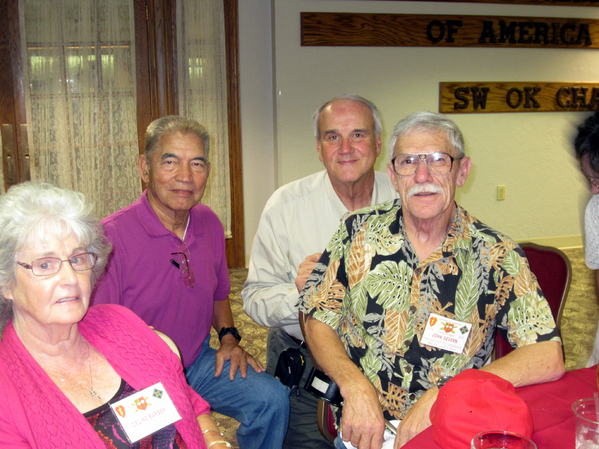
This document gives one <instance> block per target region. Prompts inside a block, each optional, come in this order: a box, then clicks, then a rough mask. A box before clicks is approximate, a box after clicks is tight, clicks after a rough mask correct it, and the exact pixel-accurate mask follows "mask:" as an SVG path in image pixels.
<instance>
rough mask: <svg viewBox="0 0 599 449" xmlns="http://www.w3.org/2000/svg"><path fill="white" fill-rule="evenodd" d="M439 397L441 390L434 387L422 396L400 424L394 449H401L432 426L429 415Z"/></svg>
mask: <svg viewBox="0 0 599 449" xmlns="http://www.w3.org/2000/svg"><path fill="white" fill-rule="evenodd" d="M438 395H439V389H438V388H437V387H433V388H431V389H429V390H427V391H426V392H425V393H424V394H423V395H422V396H420V399H418V401H416V403H415V404H414V405H413V406H412V408H411V409H410V411H409V412H408V413H407V414H406V416H404V419H403V420H402V421H401V423H399V426H398V427H397V434H396V435H395V443H394V445H393V449H399V448H400V447H402V446H403V445H404V444H406V443H407V442H408V441H410V440H411V439H412V438H414V437H415V436H416V435H418V434H419V433H420V432H422V431H423V430H424V429H426V428H427V427H430V426H431V419H430V417H429V415H430V412H431V408H432V407H433V404H434V403H435V401H436V400H437V396H438Z"/></svg>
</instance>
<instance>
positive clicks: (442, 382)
mask: <svg viewBox="0 0 599 449" xmlns="http://www.w3.org/2000/svg"><path fill="white" fill-rule="evenodd" d="M451 379H453V376H443V377H441V378H440V379H439V380H438V381H437V388H439V390H440V389H441V387H442V386H443V385H445V384H446V383H447V382H449V381H450V380H451Z"/></svg>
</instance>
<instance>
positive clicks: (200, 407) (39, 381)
mask: <svg viewBox="0 0 599 449" xmlns="http://www.w3.org/2000/svg"><path fill="white" fill-rule="evenodd" d="M79 331H80V332H81V334H82V335H83V336H84V337H85V338H86V339H87V341H89V342H90V343H91V344H92V346H94V347H95V348H96V349H97V350H98V351H99V352H100V353H102V354H103V355H104V356H105V357H106V359H107V360H108V362H109V363H110V364H111V365H112V367H113V368H114V369H115V371H116V372H117V373H118V374H119V375H120V376H121V377H122V378H123V379H124V380H125V381H126V382H127V383H129V385H131V386H132V387H133V388H134V389H135V390H141V389H144V388H147V387H149V386H151V385H154V384H155V383H157V382H162V383H163V384H164V386H165V388H166V390H167V391H168V393H169V396H170V397H171V399H172V400H173V402H174V403H175V406H176V407H177V410H178V411H179V413H180V414H181V417H182V418H183V419H181V420H180V421H179V422H177V423H175V427H176V428H177V430H178V431H179V433H180V434H181V436H182V437H183V440H184V441H185V443H186V444H187V446H188V447H189V449H192V448H193V449H195V448H200V449H203V448H205V447H206V446H205V444H204V438H203V436H202V433H201V431H200V428H199V425H198V424H197V416H198V415H200V414H206V413H209V412H210V406H209V405H208V403H207V402H206V401H204V400H203V399H202V398H201V397H200V396H199V395H198V394H197V393H196V392H194V391H193V389H191V387H189V386H188V385H187V383H186V381H185V377H184V375H183V368H182V365H181V363H180V361H179V359H178V358H177V357H176V356H175V355H174V354H173V352H172V351H171V350H170V349H169V348H168V347H167V346H166V345H165V344H164V342H163V341H162V340H161V339H160V337H158V336H157V335H156V334H155V333H154V332H153V331H152V330H151V329H150V328H149V327H148V326H147V325H146V324H145V323H144V322H143V321H142V320H141V319H139V318H138V317H137V316H136V315H135V314H134V313H133V312H131V311H130V310H128V309H126V308H124V307H121V306H116V305H100V306H94V307H90V309H89V310H88V312H87V314H86V315H85V317H84V318H83V320H82V321H81V322H80V323H79ZM0 398H1V399H0V448H11V449H14V448H30V447H31V448H66V447H77V448H97V449H106V446H105V445H104V443H103V442H102V441H101V440H100V438H99V437H98V434H97V433H96V432H95V431H94V429H93V428H92V426H91V425H90V424H89V423H88V422H87V420H86V419H85V418H84V417H83V415H82V414H81V413H80V412H79V411H78V410H77V408H75V406H74V405H73V404H72V403H71V401H69V399H67V397H66V396H65V395H64V394H63V393H62V392H61V391H60V390H59V389H58V387H57V386H56V385H55V384H54V382H53V381H52V380H51V379H50V377H48V375H47V374H46V373H45V371H44V370H43V369H42V368H41V366H40V365H39V364H38V363H37V362H36V361H35V360H34V359H33V357H32V356H31V355H30V354H29V352H28V351H27V349H25V347H24V346H23V344H22V343H21V341H20V340H19V337H18V336H17V334H16V332H15V330H14V328H13V326H12V323H11V322H10V321H9V323H8V324H7V326H6V329H5V331H4V334H3V335H2V340H0Z"/></svg>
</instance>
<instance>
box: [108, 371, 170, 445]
mask: <svg viewBox="0 0 599 449" xmlns="http://www.w3.org/2000/svg"><path fill="white" fill-rule="evenodd" d="M110 408H111V409H112V412H113V413H114V415H115V416H116V417H117V419H118V420H119V422H120V423H121V426H122V427H123V430H124V431H125V433H126V435H127V438H128V439H129V442H130V443H135V442H136V441H139V440H141V439H142V438H145V437H147V436H148V435H151V434H153V433H154V432H157V431H159V430H160V429H163V428H165V427H166V426H169V425H171V424H172V423H174V422H177V421H179V420H180V419H181V415H179V412H178V411H177V409H176V408H175V404H173V401H172V400H171V398H170V397H169V395H168V393H167V392H166V389H165V388H164V386H163V385H162V382H158V383H157V384H155V385H152V386H151V387H148V388H146V389H145V390H141V391H139V392H137V393H133V394H132V395H131V396H127V397H126V398H124V399H121V400H120V401H118V402H115V403H114V404H110Z"/></svg>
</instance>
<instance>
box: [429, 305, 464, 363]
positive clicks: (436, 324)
mask: <svg viewBox="0 0 599 449" xmlns="http://www.w3.org/2000/svg"><path fill="white" fill-rule="evenodd" d="M471 328H472V324H469V323H464V322H463V321H456V320H452V319H451V318H445V317H442V316H441V315H437V314H435V313H431V314H430V316H429V317H428V322H427V323H426V328H425V329H424V334H423V335H422V340H420V343H422V344H424V345H428V346H433V347H435V348H439V349H445V350H447V351H451V352H455V353H456V354H461V353H462V352H463V351H464V347H465V346H466V340H468V335H469V334H470V329H471Z"/></svg>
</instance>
